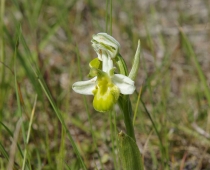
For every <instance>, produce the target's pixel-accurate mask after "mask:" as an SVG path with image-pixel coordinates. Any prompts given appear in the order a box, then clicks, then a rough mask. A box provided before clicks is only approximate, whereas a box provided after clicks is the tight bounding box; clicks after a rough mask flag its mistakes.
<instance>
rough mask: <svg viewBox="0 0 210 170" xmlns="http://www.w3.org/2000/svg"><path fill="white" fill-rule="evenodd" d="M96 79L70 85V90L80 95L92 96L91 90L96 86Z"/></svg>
mask: <svg viewBox="0 0 210 170" xmlns="http://www.w3.org/2000/svg"><path fill="white" fill-rule="evenodd" d="M96 79H97V77H94V78H92V79H90V80H87V81H78V82H76V83H74V84H73V85H72V89H73V90H74V91H75V92H77V93H80V94H85V95H93V90H94V89H95V86H96Z"/></svg>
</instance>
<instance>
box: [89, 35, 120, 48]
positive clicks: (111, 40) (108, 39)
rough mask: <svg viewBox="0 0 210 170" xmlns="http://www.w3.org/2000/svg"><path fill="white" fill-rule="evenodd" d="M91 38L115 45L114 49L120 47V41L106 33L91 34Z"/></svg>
mask: <svg viewBox="0 0 210 170" xmlns="http://www.w3.org/2000/svg"><path fill="white" fill-rule="evenodd" d="M93 39H94V40H95V41H97V42H99V43H100V42H101V43H104V44H106V45H110V46H112V47H115V48H116V49H117V48H119V47H120V43H119V42H118V41H117V40H116V39H114V38H113V37H112V36H110V35H109V34H107V33H98V34H97V35H95V36H93Z"/></svg>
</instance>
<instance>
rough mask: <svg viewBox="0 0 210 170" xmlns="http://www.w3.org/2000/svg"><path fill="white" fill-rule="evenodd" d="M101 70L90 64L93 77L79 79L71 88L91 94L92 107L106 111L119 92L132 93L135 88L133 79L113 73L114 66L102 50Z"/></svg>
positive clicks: (81, 92) (110, 107)
mask: <svg viewBox="0 0 210 170" xmlns="http://www.w3.org/2000/svg"><path fill="white" fill-rule="evenodd" d="M100 55H101V56H100V57H101V58H103V61H102V70H100V69H98V68H96V67H94V66H91V63H90V66H91V67H92V68H91V70H90V75H91V76H92V77H93V78H92V79H90V80H87V81H79V82H76V83H74V84H73V85H72V89H73V90H74V91H75V92H77V93H80V94H84V95H93V96H94V99H93V107H94V109H95V110H97V111H99V112H106V111H109V110H111V109H112V108H113V106H114V104H115V103H116V102H117V100H118V98H119V95H120V93H121V94H124V95H128V94H132V93H133V92H134V90H135V86H134V81H133V80H131V79H130V78H129V77H127V76H124V75H122V74H114V70H115V68H114V67H113V62H112V59H111V58H110V57H108V56H107V55H106V52H104V51H102V52H101V53H100Z"/></svg>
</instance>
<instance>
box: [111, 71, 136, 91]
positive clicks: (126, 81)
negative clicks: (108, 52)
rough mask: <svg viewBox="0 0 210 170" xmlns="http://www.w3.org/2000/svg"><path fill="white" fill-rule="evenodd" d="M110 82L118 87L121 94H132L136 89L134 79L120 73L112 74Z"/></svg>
mask: <svg viewBox="0 0 210 170" xmlns="http://www.w3.org/2000/svg"><path fill="white" fill-rule="evenodd" d="M112 82H113V83H114V84H115V85H116V86H117V87H118V88H119V89H120V93H122V94H133V92H134V90H135V89H136V88H135V86H134V81H133V80H131V79H130V78H129V77H127V76H124V75H122V74H115V75H113V76H112Z"/></svg>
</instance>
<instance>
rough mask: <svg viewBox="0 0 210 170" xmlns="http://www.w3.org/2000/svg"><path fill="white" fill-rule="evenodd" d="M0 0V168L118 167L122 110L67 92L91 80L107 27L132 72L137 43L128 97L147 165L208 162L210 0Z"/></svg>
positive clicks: (201, 165) (150, 167)
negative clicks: (97, 43)
mask: <svg viewBox="0 0 210 170" xmlns="http://www.w3.org/2000/svg"><path fill="white" fill-rule="evenodd" d="M165 3H167V4H165ZM0 4H1V7H0V9H1V11H0V169H1V170H6V169H12V168H11V167H13V169H29V170H30V169H40V170H41V169H44V170H52V169H58V170H62V169H66V170H79V169H103V170H111V169H116V170H118V169H119V170H120V169H121V168H120V165H121V163H120V162H119V160H118V155H117V149H116V148H117V147H118V143H117V142H116V139H117V134H118V133H119V132H120V131H121V130H123V131H125V125H124V123H123V115H122V113H121V112H120V109H119V108H118V107H116V108H115V111H114V112H111V113H98V112H96V111H95V110H94V109H93V107H92V97H91V96H82V95H79V94H76V93H75V92H73V91H72V89H71V85H72V84H73V83H74V82H76V81H79V80H84V79H87V78H88V77H87V75H88V73H89V67H88V63H89V62H90V60H91V59H93V58H95V57H97V55H96V54H95V52H94V50H93V49H92V47H91V42H90V40H91V38H92V35H93V34H96V33H98V32H104V31H107V32H108V33H109V34H112V36H113V37H114V38H116V39H117V40H118V41H119V42H120V44H121V49H120V53H121V55H122V56H123V57H124V59H125V61H126V64H127V65H128V68H129V69H130V68H131V65H132V59H133V57H134V55H135V50H136V46H137V43H138V39H140V40H141V61H140V69H139V72H138V75H137V79H136V83H135V84H136V90H137V91H136V93H135V94H134V95H132V96H131V97H130V98H131V102H132V106H133V111H134V120H133V124H134V127H135V136H136V141H137V144H138V146H139V148H140V151H141V153H142V155H143V157H144V166H145V169H148V170H153V169H154V170H156V169H170V170H176V169H180V170H181V169H184V168H191V169H193V170H194V169H195V170H200V169H209V168H210V164H209V162H208V161H209V160H210V152H209V149H210V135H209V134H210V126H209V123H210V116H209V115H210V109H209V108H210V86H209V81H210V77H209V74H210V70H209V64H210V58H209V53H210V51H209V47H208V44H209V41H210V34H209V29H210V27H209V13H210V4H209V2H208V1H205V0H204V1H201V2H200V1H199V2H198V1H195V0H192V2H191V5H190V6H189V4H187V3H184V1H174V2H162V1H155V2H151V3H149V2H147V1H136V0H133V1H132V3H129V4H127V2H126V1H123V0H119V1H108V0H107V1H91V0H88V1H75V0H72V1H65V0H51V1H42V0H40V1H35V2H34V3H33V4H32V3H31V2H30V1H27V0H20V1H18V0H7V1H5V0H0ZM192 11H194V13H192ZM201 11H204V12H203V13H202V12H201ZM157 27H158V28H159V30H158V29H156V28H157ZM129 71H130V70H129ZM140 89H141V90H140ZM137 92H138V93H137ZM36 96H37V97H36Z"/></svg>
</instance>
